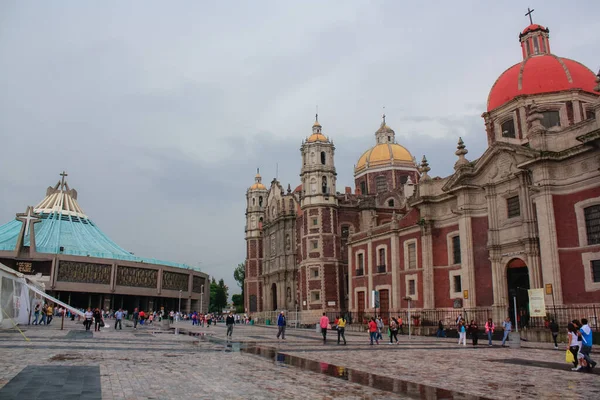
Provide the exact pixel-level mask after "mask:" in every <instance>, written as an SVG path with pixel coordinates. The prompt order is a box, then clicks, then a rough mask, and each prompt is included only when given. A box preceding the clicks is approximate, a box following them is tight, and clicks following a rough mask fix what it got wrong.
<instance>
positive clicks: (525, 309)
mask: <svg viewBox="0 0 600 400" xmlns="http://www.w3.org/2000/svg"><path fill="white" fill-rule="evenodd" d="M506 280H507V288H508V304H509V307H508V309H509V315H508V316H510V319H511V321H512V323H513V327H514V324H517V323H518V325H519V328H523V327H526V326H527V325H528V322H529V294H528V293H527V290H528V289H529V269H528V268H527V264H525V262H524V261H523V260H521V259H519V258H515V259H513V260H511V261H510V262H509V263H508V266H507V270H506ZM515 297H516V300H517V321H515Z"/></svg>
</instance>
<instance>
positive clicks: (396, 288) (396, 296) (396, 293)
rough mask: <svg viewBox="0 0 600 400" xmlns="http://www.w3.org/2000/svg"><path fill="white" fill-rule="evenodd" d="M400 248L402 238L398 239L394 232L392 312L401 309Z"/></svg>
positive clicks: (392, 249)
mask: <svg viewBox="0 0 600 400" xmlns="http://www.w3.org/2000/svg"><path fill="white" fill-rule="evenodd" d="M399 246H400V238H399V237H398V233H397V232H394V233H393V234H392V246H391V247H392V248H391V254H390V255H391V258H392V290H391V296H392V310H394V311H396V310H399V309H400V301H399V300H400V298H401V297H400V285H399V284H398V282H399V276H398V275H399V273H400V271H399V270H400V266H399V263H400V254H399V253H398V249H399Z"/></svg>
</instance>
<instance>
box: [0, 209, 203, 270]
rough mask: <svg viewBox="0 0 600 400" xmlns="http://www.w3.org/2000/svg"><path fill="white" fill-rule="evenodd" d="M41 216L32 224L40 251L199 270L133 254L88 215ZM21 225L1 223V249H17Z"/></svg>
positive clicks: (19, 223) (58, 214)
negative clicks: (106, 233)
mask: <svg viewBox="0 0 600 400" xmlns="http://www.w3.org/2000/svg"><path fill="white" fill-rule="evenodd" d="M40 215H41V221H40V222H38V223H35V224H33V230H34V232H35V245H36V251H37V252H38V253H48V254H69V255H74V256H84V257H88V256H89V257H98V258H107V259H115V260H124V261H134V262H144V263H148V264H159V265H167V266H170V267H178V268H185V269H193V270H197V268H194V267H191V266H189V265H185V264H178V263H173V262H168V261H160V260H156V259H153V258H143V257H137V256H134V255H133V254H131V253H130V252H128V251H127V250H125V249H123V248H122V247H120V246H119V245H118V244H116V243H115V242H113V241H112V240H111V239H110V238H109V237H108V236H106V235H105V234H104V233H103V232H102V231H101V230H100V229H99V228H98V227H97V226H96V224H95V223H94V222H92V221H91V220H90V219H88V218H81V217H78V216H73V215H68V214H63V213H42V214H40ZM22 226H23V223H22V222H21V221H17V220H12V221H10V222H9V223H7V224H5V225H2V226H0V250H6V251H14V250H15V248H16V246H17V239H18V237H19V233H20V232H21V227H22ZM24 245H25V246H29V245H30V234H27V236H25V243H24ZM61 247H62V248H63V250H62V251H61V250H60V249H61Z"/></svg>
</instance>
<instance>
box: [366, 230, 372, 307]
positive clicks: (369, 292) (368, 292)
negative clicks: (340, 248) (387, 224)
mask: <svg viewBox="0 0 600 400" xmlns="http://www.w3.org/2000/svg"><path fill="white" fill-rule="evenodd" d="M372 254H373V238H369V246H368V247H367V254H365V256H367V257H368V258H367V260H366V261H367V265H368V266H369V275H368V276H367V281H368V287H367V295H366V296H365V297H366V299H367V305H368V306H370V305H371V303H372V300H371V296H372V293H373V257H372ZM367 308H370V307H367Z"/></svg>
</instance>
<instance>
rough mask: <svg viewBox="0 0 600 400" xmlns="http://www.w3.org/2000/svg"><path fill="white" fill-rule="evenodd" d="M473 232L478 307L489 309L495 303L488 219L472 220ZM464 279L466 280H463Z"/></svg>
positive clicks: (476, 218)
mask: <svg viewBox="0 0 600 400" xmlns="http://www.w3.org/2000/svg"><path fill="white" fill-rule="evenodd" d="M471 230H472V232H473V245H472V248H473V258H474V260H473V261H474V263H475V288H476V291H477V292H476V293H477V306H479V307H489V306H491V305H492V304H493V303H494V291H493V286H492V263H491V262H490V259H489V252H488V249H487V240H488V218H487V216H486V217H473V218H471ZM463 279H464V278H463Z"/></svg>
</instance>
